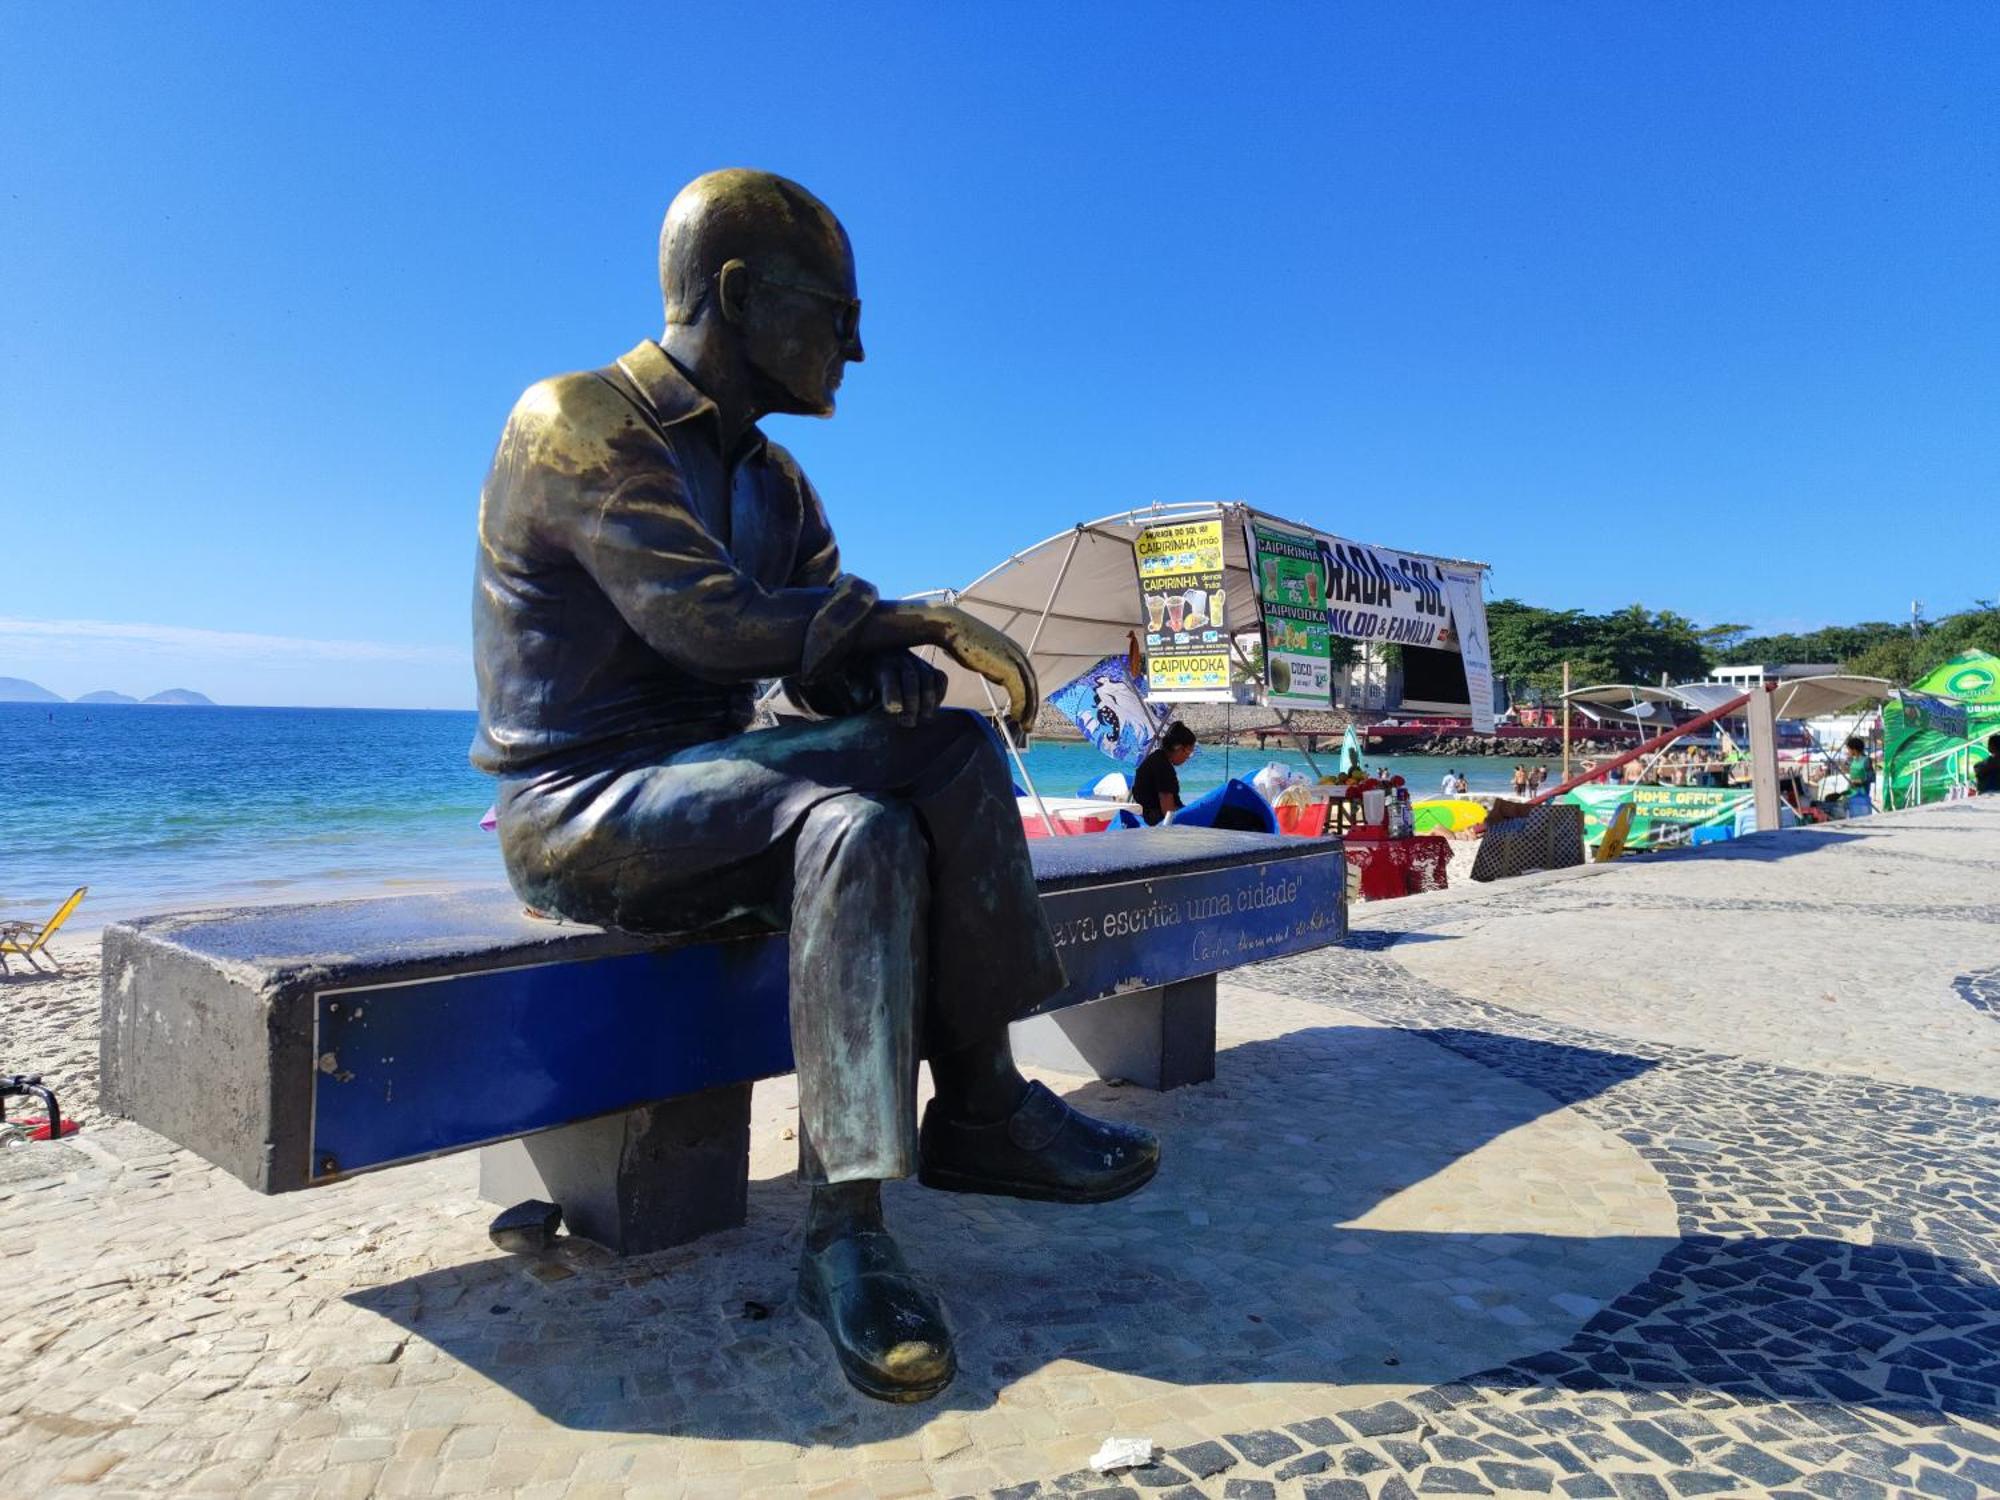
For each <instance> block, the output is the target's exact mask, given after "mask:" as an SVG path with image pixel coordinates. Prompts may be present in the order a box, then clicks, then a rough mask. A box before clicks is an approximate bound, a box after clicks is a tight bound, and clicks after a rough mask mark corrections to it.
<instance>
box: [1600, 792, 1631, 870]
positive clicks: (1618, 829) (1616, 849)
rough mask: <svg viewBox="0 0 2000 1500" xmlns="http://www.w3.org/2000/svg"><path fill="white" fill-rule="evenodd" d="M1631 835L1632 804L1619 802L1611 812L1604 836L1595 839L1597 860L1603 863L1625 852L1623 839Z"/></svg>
mask: <svg viewBox="0 0 2000 1500" xmlns="http://www.w3.org/2000/svg"><path fill="white" fill-rule="evenodd" d="M1631 836H1632V804H1631V803H1629V802H1625V803H1621V804H1620V805H1619V808H1618V811H1617V812H1616V813H1614V814H1612V817H1611V824H1610V826H1609V827H1608V828H1606V829H1605V830H1604V837H1603V838H1601V839H1599V840H1598V841H1597V860H1598V863H1599V864H1605V863H1608V862H1610V861H1611V860H1614V859H1616V858H1618V856H1619V855H1621V854H1623V853H1624V852H1625V841H1626V840H1627V839H1629V838H1630V837H1631Z"/></svg>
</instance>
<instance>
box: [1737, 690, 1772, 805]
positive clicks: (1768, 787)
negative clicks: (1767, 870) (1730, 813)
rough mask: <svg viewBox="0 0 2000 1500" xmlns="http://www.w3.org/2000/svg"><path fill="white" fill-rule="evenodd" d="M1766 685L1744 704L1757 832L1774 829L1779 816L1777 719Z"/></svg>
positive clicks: (1751, 790)
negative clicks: (1747, 721)
mask: <svg viewBox="0 0 2000 1500" xmlns="http://www.w3.org/2000/svg"><path fill="white" fill-rule="evenodd" d="M1773 686H1774V684H1768V683H1767V684H1765V685H1764V686H1763V687H1762V688H1760V689H1759V690H1757V691H1756V692H1753V693H1751V695H1750V701H1749V702H1748V703H1747V704H1745V705H1744V707H1745V709H1746V711H1747V712H1746V717H1747V718H1748V719H1749V721H1750V795H1751V799H1752V801H1753V803H1754V804H1755V806H1756V809H1757V831H1758V832H1759V833H1764V832H1767V831H1768V830H1770V829H1773V828H1777V827H1779V826H1781V825H1780V823H1779V813H1778V716H1777V713H1776V708H1777V704H1776V702H1775V701H1774V700H1773V697H1772V692H1771V689H1772V687H1773Z"/></svg>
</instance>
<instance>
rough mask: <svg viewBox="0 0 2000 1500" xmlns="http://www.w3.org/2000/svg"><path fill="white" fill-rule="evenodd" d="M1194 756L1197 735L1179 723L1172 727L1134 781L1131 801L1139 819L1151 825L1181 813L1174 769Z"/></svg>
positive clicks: (1178, 788)
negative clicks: (1195, 736)
mask: <svg viewBox="0 0 2000 1500" xmlns="http://www.w3.org/2000/svg"><path fill="white" fill-rule="evenodd" d="M1193 754H1194V731H1193V730H1192V729H1190V728H1188V727H1187V725H1185V724H1183V723H1181V721H1180V720H1178V719H1176V720H1174V722H1173V723H1171V724H1169V725H1168V726H1167V729H1166V733H1164V734H1162V735H1161V736H1160V738H1159V742H1158V743H1157V744H1155V745H1154V746H1153V748H1152V750H1151V752H1150V753H1148V754H1147V756H1146V758H1145V759H1144V760H1142V761H1140V762H1139V770H1138V772H1137V774H1135V775H1134V776H1133V778H1132V800H1133V801H1134V802H1136V803H1138V804H1139V816H1141V817H1142V818H1144V819H1145V820H1146V822H1147V823H1148V824H1149V825H1151V824H1155V823H1163V822H1165V821H1166V817H1167V814H1168V813H1171V812H1179V811H1180V806H1181V779H1180V777H1179V776H1178V775H1177V774H1175V771H1174V767H1175V766H1184V765H1186V764H1187V762H1188V757H1189V756H1190V755H1193Z"/></svg>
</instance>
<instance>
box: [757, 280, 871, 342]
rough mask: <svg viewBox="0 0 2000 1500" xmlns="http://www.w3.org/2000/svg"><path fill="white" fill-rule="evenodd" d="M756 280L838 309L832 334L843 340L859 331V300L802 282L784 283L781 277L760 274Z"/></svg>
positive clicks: (843, 293)
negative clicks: (815, 299)
mask: <svg viewBox="0 0 2000 1500" xmlns="http://www.w3.org/2000/svg"><path fill="white" fill-rule="evenodd" d="M757 279H758V280H759V281H761V282H763V283H764V284H765V285H766V286H781V287H783V288H784V289H785V290H786V291H788V292H797V293H799V294H800V295H801V296H805V297H817V298H818V299H819V300H820V301H822V302H831V303H834V304H835V305H836V306H838V307H839V308H840V314H839V317H838V319H837V320H836V321H835V323H834V325H833V326H834V332H836V333H838V334H839V335H840V336H841V337H842V338H843V339H851V338H853V337H854V336H855V334H857V333H859V332H860V331H861V299H860V298H859V297H850V296H848V295H847V294H846V293H845V292H829V291H828V290H827V289H826V288H825V287H820V286H807V285H806V284H805V283H804V282H802V281H786V280H784V279H783V278H782V277H777V276H765V275H762V274H760V275H759V276H758V277H757Z"/></svg>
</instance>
